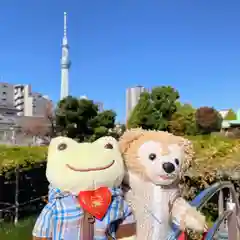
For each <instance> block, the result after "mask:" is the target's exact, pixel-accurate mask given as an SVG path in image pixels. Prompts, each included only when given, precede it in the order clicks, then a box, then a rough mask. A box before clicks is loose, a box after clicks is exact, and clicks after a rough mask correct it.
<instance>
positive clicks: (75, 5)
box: [0, 0, 240, 120]
mask: <svg viewBox="0 0 240 240" xmlns="http://www.w3.org/2000/svg"><path fill="white" fill-rule="evenodd" d="M0 9H1V14H0V43H1V50H0V51H1V55H0V78H1V81H6V82H12V83H30V84H32V87H33V90H34V91H39V92H41V93H43V94H46V95H49V96H50V97H51V98H52V99H53V100H54V101H57V100H58V99H59V95H60V56H61V40H62V35H63V12H64V11H67V12H68V23H69V29H68V30H69V31H68V36H69V44H70V47H71V49H70V57H71V61H72V68H71V72H70V93H71V95H73V96H81V95H87V96H88V97H89V98H91V99H94V100H96V101H102V102H103V103H104V106H105V108H111V109H114V110H115V111H116V112H117V113H118V119H119V120H124V118H125V90H126V88H127V87H129V86H134V85H137V84H141V85H144V86H146V87H151V86H156V85H171V86H173V87H175V88H177V89H178V90H179V92H180V95H181V100H182V101H183V102H190V103H192V104H193V105H194V106H196V107H199V106H203V105H208V106H214V107H216V108H218V109H224V108H230V107H232V108H234V109H237V108H238V107H239V106H240V101H239V97H238V96H239V90H240V24H239V23H240V14H239V13H240V1H239V0H231V1H225V0H218V1H216V0H210V1H209V0H208V1H207V0H181V1H180V0H174V1H173V0H172V1H171V0H164V1H163V0H101V1H100V0H94V1H93V0H85V1H83V0H81V1H80V0H68V1H62V0H35V1H32V0H21V1H19V0H1V1H0Z"/></svg>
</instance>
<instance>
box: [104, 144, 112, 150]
mask: <svg viewBox="0 0 240 240" xmlns="http://www.w3.org/2000/svg"><path fill="white" fill-rule="evenodd" d="M104 148H106V149H113V145H112V144H111V143H107V144H106V145H105V146H104Z"/></svg>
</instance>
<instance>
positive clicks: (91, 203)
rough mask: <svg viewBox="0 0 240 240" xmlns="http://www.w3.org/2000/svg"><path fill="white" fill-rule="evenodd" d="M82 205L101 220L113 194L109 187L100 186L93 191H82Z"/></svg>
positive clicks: (79, 197)
mask: <svg viewBox="0 0 240 240" xmlns="http://www.w3.org/2000/svg"><path fill="white" fill-rule="evenodd" d="M78 201H79V203H80V205H81V207H82V208H83V209H84V210H85V211H87V212H88V213H90V214H91V215H93V216H94V217H95V218H97V219H99V220H101V219H102V218H103V217H104V216H105V214H106V213H107V210H108V208H109V206H110V203H111V201H112V195H111V192H110V191H109V189H108V188H106V187H100V188H98V189H96V190H93V191H82V192H80V193H79V194H78Z"/></svg>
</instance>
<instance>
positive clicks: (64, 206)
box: [33, 188, 134, 240]
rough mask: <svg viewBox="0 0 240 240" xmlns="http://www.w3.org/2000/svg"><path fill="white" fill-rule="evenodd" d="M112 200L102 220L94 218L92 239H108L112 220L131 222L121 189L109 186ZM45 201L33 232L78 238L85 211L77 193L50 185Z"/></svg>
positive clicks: (68, 239) (56, 237) (54, 239)
mask: <svg viewBox="0 0 240 240" xmlns="http://www.w3.org/2000/svg"><path fill="white" fill-rule="evenodd" d="M110 190H111V192H112V203H111V205H110V207H109V209H108V212H107V213H106V215H105V217H104V218H103V219H102V220H98V219H95V224H94V240H107V239H108V237H107V236H106V230H107V228H109V229H110V234H111V235H112V236H113V237H114V236H115V229H116V227H115V224H114V223H116V224H117V223H118V222H119V221H121V220H124V219H128V221H130V222H131V221H132V222H134V218H133V215H132V212H131V209H130V207H129V206H128V204H127V202H126V201H125V200H124V198H123V193H122V191H121V189H119V188H116V189H110ZM48 200H49V202H48V204H47V205H46V206H45V207H44V208H43V210H42V212H41V214H40V216H39V217H38V219H37V221H36V224H35V226H34V229H33V236H34V237H38V238H51V239H52V240H63V239H64V240H79V239H81V236H80V235H81V223H82V221H83V216H84V212H83V209H82V208H81V206H80V205H79V203H78V200H77V197H76V196H74V195H72V194H70V193H64V192H61V191H60V190H59V189H54V188H50V189H49V196H48Z"/></svg>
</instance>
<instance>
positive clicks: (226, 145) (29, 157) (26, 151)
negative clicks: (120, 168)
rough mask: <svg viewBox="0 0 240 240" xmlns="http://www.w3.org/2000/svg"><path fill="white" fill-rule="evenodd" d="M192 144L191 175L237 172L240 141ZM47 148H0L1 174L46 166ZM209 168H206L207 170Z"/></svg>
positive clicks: (205, 139) (212, 139)
mask: <svg viewBox="0 0 240 240" xmlns="http://www.w3.org/2000/svg"><path fill="white" fill-rule="evenodd" d="M188 138H189V140H191V141H192V142H193V145H194V150H195V159H194V161H193V163H192V167H191V169H189V171H188V175H192V176H196V175H202V174H205V172H206V169H207V172H212V173H214V172H216V171H218V172H219V171H227V170H228V171H234V170H235V169H236V167H238V165H239V163H240V140H237V139H228V138H225V137H221V136H194V137H188ZM46 157H47V147H45V146H41V147H38V146H33V147H28V146H6V145H0V174H1V173H4V172H7V171H11V170H13V169H14V168H15V167H16V166H17V165H19V167H20V168H24V169H26V168H29V167H30V168H31V166H32V165H35V164H39V163H42V162H45V159H46ZM206 166H207V168H206Z"/></svg>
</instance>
